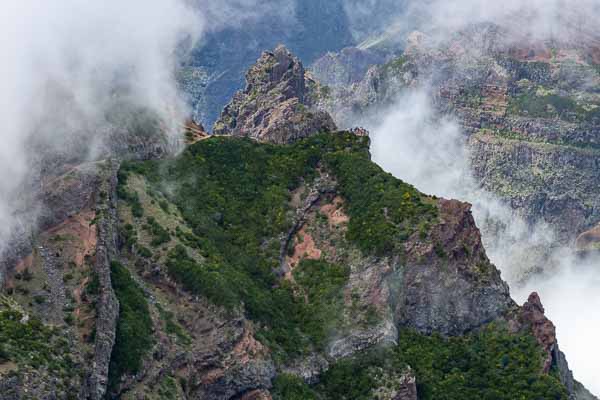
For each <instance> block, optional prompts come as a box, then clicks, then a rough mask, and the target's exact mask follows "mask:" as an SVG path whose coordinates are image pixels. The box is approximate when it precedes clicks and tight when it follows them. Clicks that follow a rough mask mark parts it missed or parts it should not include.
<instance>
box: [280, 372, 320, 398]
mask: <svg viewBox="0 0 600 400" xmlns="http://www.w3.org/2000/svg"><path fill="white" fill-rule="evenodd" d="M271 393H272V395H273V400H316V399H318V397H317V393H316V392H315V391H314V390H312V389H311V388H310V387H309V386H308V385H307V384H306V383H304V381H303V380H302V379H300V378H298V377H296V376H294V375H288V374H281V375H278V376H277V378H276V379H275V381H274V382H273V389H272V390H271Z"/></svg>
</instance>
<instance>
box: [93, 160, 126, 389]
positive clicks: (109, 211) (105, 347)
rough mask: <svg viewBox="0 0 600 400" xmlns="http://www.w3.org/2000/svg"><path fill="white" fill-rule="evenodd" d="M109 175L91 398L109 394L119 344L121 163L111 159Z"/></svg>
mask: <svg viewBox="0 0 600 400" xmlns="http://www.w3.org/2000/svg"><path fill="white" fill-rule="evenodd" d="M107 164H108V165H107V166H106V170H107V175H106V178H105V180H104V181H103V182H102V184H101V185H100V187H99V190H98V192H97V200H96V201H97V203H96V210H95V212H96V216H97V222H96V224H97V227H98V228H97V237H98V239H97V244H96V260H95V263H94V272H95V274H96V276H97V279H98V291H99V295H98V300H97V303H96V326H95V340H94V361H93V363H92V368H91V372H90V375H89V398H90V399H91V400H101V399H103V398H104V395H105V394H106V389H107V385H108V373H109V366H110V357H111V352H112V349H113V346H114V344H115V335H116V330H117V318H118V316H119V302H118V300H117V297H116V295H115V292H114V290H113V285H112V279H111V262H112V261H114V260H115V259H116V257H117V253H118V248H117V237H118V231H117V229H118V228H117V227H118V216H117V172H118V170H119V163H118V162H117V161H113V160H109V161H107Z"/></svg>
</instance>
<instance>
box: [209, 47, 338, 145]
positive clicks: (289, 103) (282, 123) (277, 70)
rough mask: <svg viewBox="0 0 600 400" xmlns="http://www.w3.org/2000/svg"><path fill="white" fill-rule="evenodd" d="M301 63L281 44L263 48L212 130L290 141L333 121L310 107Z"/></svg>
mask: <svg viewBox="0 0 600 400" xmlns="http://www.w3.org/2000/svg"><path fill="white" fill-rule="evenodd" d="M310 90H311V89H310V85H309V84H308V83H307V77H306V75H305V71H304V67H303V66H302V63H301V62H300V60H298V59H297V58H296V57H294V56H293V55H292V54H291V53H290V52H289V51H288V50H287V49H286V48H285V47H283V46H279V47H277V48H276V49H275V50H274V51H273V52H265V53H263V55H262V56H261V58H260V59H259V60H258V62H257V63H256V64H255V65H254V66H253V67H252V68H251V69H250V70H249V71H248V73H247V74H246V88H245V90H244V91H242V92H238V93H236V94H235V96H234V97H233V100H232V101H231V103H229V105H227V106H226V107H225V109H224V110H223V113H222V114H221V117H220V118H219V120H218V121H217V122H216V123H215V125H214V127H213V134H216V135H233V136H245V137H250V138H253V139H257V140H264V141H269V142H273V143H280V144H283V143H290V142H293V141H295V140H298V139H300V138H303V137H307V136H309V135H311V134H313V133H315V132H319V131H333V130H335V124H334V123H333V120H332V119H331V117H330V116H329V115H328V114H327V113H326V112H323V111H319V110H315V109H312V104H311V93H310Z"/></svg>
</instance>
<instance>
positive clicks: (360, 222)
mask: <svg viewBox="0 0 600 400" xmlns="http://www.w3.org/2000/svg"><path fill="white" fill-rule="evenodd" d="M327 160H328V165H329V166H330V167H331V169H332V170H333V172H334V174H335V175H336V177H337V178H338V182H339V189H340V193H341V194H342V196H343V197H344V198H345V199H346V200H347V209H346V211H347V213H348V215H349V216H350V223H349V225H348V234H347V237H348V239H350V240H351V241H353V242H355V243H356V244H357V245H358V247H359V248H361V249H362V250H363V251H365V252H366V253H375V254H384V253H388V252H390V251H392V250H395V251H400V246H398V245H399V244H401V243H402V242H404V241H405V240H406V239H408V238H409V237H410V236H411V235H412V234H413V233H415V232H417V230H418V229H419V225H420V224H427V223H430V222H432V221H434V220H435V219H436V217H437V208H436V207H435V206H434V205H433V204H432V202H431V201H428V200H426V198H425V197H424V196H423V195H422V194H421V193H419V192H418V191H417V190H416V189H415V188H414V187H412V186H410V185H408V184H406V183H404V182H402V181H400V180H398V179H396V178H394V177H393V176H392V175H391V174H387V173H385V172H383V171H382V170H381V168H380V167H378V166H377V165H376V164H374V163H372V162H371V161H370V160H369V159H368V158H367V157H364V156H363V155H361V154H357V153H341V152H340V153H334V154H331V155H330V156H329V157H328V159H327Z"/></svg>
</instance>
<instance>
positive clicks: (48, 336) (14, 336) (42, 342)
mask: <svg viewBox="0 0 600 400" xmlns="http://www.w3.org/2000/svg"><path fill="white" fill-rule="evenodd" d="M58 333H59V329H58V328H52V327H49V326H46V325H44V324H43V323H42V322H41V321H40V320H39V319H37V318H32V317H30V318H29V320H27V321H24V320H23V315H22V314H21V313H20V312H18V311H15V310H10V309H9V310H3V311H0V364H2V363H3V362H7V361H13V362H15V363H17V364H19V365H27V366H31V367H33V368H42V367H44V366H48V367H49V368H50V369H51V370H53V371H57V372H58V371H63V372H68V371H70V369H71V367H72V365H71V359H70V358H69V356H68V348H69V344H68V342H67V341H66V340H64V339H62V338H61V337H60V335H59V334H58Z"/></svg>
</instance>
